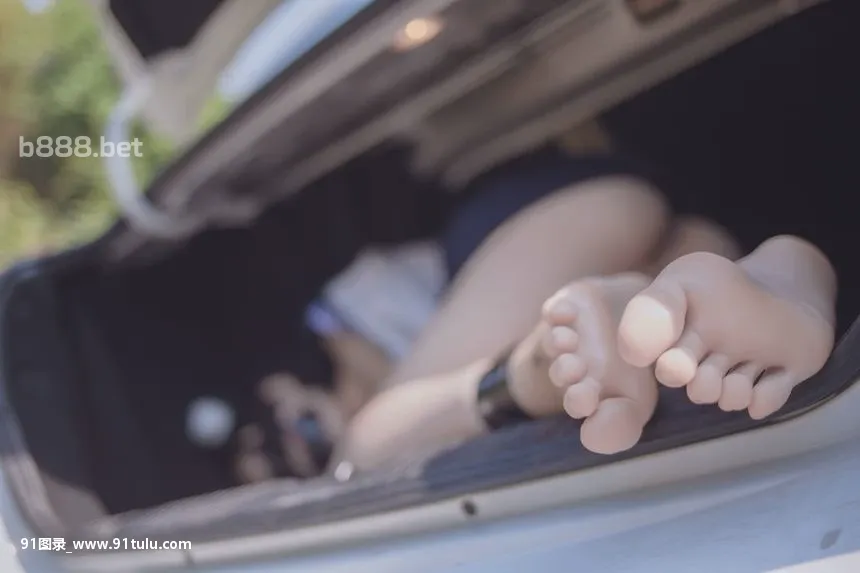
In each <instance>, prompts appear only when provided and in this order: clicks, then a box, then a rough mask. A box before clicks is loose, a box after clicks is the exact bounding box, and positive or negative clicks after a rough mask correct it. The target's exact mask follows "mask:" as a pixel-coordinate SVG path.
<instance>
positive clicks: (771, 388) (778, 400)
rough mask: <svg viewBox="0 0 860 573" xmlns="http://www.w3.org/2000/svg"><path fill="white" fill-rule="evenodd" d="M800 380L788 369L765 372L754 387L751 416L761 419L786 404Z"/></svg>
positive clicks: (750, 407)
mask: <svg viewBox="0 0 860 573" xmlns="http://www.w3.org/2000/svg"><path fill="white" fill-rule="evenodd" d="M799 382H800V381H799V380H797V376H795V375H794V374H793V373H792V372H789V371H786V370H777V371H774V372H765V374H764V376H762V377H761V380H759V381H758V383H756V385H755V388H753V395H752V402H751V403H750V406H749V412H750V417H751V418H752V419H753V420H761V419H762V418H766V417H767V416H770V415H771V414H773V413H775V412H776V411H777V410H779V409H780V408H782V407H783V406H785V403H786V402H788V397H789V396H790V395H791V391H792V390H793V389H794V387H795V386H796V385H797V384H798V383H799Z"/></svg>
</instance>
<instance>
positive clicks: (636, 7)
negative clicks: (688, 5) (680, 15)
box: [625, 0, 681, 23]
mask: <svg viewBox="0 0 860 573" xmlns="http://www.w3.org/2000/svg"><path fill="white" fill-rule="evenodd" d="M625 3H626V4H627V8H629V9H630V11H631V12H632V13H633V15H634V16H635V17H636V19H637V20H639V21H640V22H643V23H645V22H653V21H654V20H656V19H658V18H661V17H663V16H666V15H668V14H669V13H671V12H672V11H674V10H675V9H676V8H678V7H679V6H681V0H625Z"/></svg>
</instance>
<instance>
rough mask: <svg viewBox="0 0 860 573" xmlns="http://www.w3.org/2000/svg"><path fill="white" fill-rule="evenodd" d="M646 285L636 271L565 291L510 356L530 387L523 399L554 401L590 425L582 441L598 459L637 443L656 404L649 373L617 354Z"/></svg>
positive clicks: (581, 283)
mask: <svg viewBox="0 0 860 573" xmlns="http://www.w3.org/2000/svg"><path fill="white" fill-rule="evenodd" d="M648 282H649V279H648V278H647V276H645V275H642V274H634V273H630V274H624V275H618V276H614V277H608V278H596V279H587V280H583V281H578V282H576V283H573V284H571V285H569V286H567V287H565V288H563V289H561V290H560V291H559V292H557V293H556V294H555V295H553V296H552V297H550V299H549V300H547V302H546V304H545V305H544V308H543V318H542V320H541V323H540V324H539V325H538V327H537V329H536V330H535V331H534V332H533V335H532V336H531V337H530V340H529V339H527V341H526V342H525V343H524V344H523V345H521V347H520V349H518V350H519V351H518V352H517V351H515V353H514V356H513V357H512V359H513V361H514V372H520V375H516V374H515V376H514V379H515V380H517V379H519V380H525V381H527V382H526V384H527V385H528V386H526V387H523V388H522V389H521V394H529V393H531V394H532V395H535V396H540V397H541V398H540V399H541V401H542V402H543V403H544V404H549V401H551V400H554V402H553V404H554V408H552V409H554V410H556V411H558V409H559V408H558V405H559V402H560V403H561V406H562V408H563V409H564V411H565V412H566V413H567V414H568V415H569V416H571V417H572V418H575V419H581V420H584V421H583V424H582V429H581V432H580V439H581V441H582V444H583V446H585V447H586V448H587V449H588V450H590V451H593V452H595V453H600V454H614V453H618V452H622V451H625V450H628V449H630V448H632V447H633V446H634V445H636V443H637V442H638V441H639V439H640V437H641V435H642V430H643V428H644V427H645V424H646V423H647V422H648V420H649V419H650V418H651V415H652V414H653V412H654V408H655V406H656V403H657V381H656V379H655V378H654V375H653V373H652V371H651V369H649V368H638V367H635V366H631V365H629V364H627V363H626V362H624V361H623V360H622V358H621V356H620V355H619V353H618V350H617V348H616V332H617V329H618V324H619V321H620V319H621V315H622V313H623V310H624V308H625V306H626V304H627V303H628V302H629V301H630V300H631V298H632V297H633V296H634V295H636V294H637V293H638V292H640V291H641V290H642V289H643V288H644V287H645V286H647V284H648ZM523 349H524V350H525V351H523ZM524 370H526V371H528V373H527V375H523V371H524ZM550 408H551V406H549V405H547V406H545V407H544V408H543V409H544V410H548V409H550Z"/></svg>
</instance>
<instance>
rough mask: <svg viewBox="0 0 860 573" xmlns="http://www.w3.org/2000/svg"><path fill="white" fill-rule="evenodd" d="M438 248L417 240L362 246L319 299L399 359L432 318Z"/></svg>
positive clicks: (439, 283)
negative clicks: (379, 246) (369, 247)
mask: <svg viewBox="0 0 860 573" xmlns="http://www.w3.org/2000/svg"><path fill="white" fill-rule="evenodd" d="M445 281H446V272H445V264H444V259H443V256H442V252H441V249H440V248H439V246H438V245H436V244H435V243H416V244H411V245H406V246H403V247H399V248H397V249H391V250H386V251H383V250H367V251H365V252H363V253H362V254H361V255H359V257H358V258H357V259H356V260H355V262H353V264H352V265H351V266H350V267H348V268H347V269H346V270H345V271H344V272H343V273H341V274H340V275H338V276H337V277H335V279H334V280H332V281H331V282H330V283H329V284H328V285H327V286H326V288H325V290H324V292H323V296H322V300H323V303H324V305H325V306H326V307H328V308H329V309H331V310H332V311H333V312H334V313H335V315H336V316H338V317H339V318H340V319H341V320H343V321H344V322H345V323H346V324H348V325H349V326H350V327H351V328H352V329H354V330H355V331H357V332H358V333H360V334H362V335H364V336H366V337H367V338H368V339H370V340H372V341H373V342H374V343H376V344H377V345H379V346H380V347H381V348H382V349H383V350H385V351H386V352H387V353H388V354H389V355H390V356H391V357H392V358H394V359H399V358H402V357H403V356H404V355H405V354H406V353H407V352H409V349H410V348H411V347H412V344H413V343H414V342H415V339H416V338H417V337H418V335H419V333H420V332H421V330H422V329H423V328H424V326H425V325H426V324H427V322H428V321H429V320H430V318H431V317H432V316H433V313H434V312H435V310H436V303H437V300H438V297H439V295H440V293H441V292H442V289H443V288H444V286H445Z"/></svg>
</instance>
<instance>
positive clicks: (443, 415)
mask: <svg viewBox="0 0 860 573" xmlns="http://www.w3.org/2000/svg"><path fill="white" fill-rule="evenodd" d="M666 211H667V210H666V208H665V206H664V204H663V202H662V200H661V199H660V197H659V195H658V194H657V193H655V192H654V191H653V189H651V188H650V187H649V186H647V185H646V184H644V183H642V182H640V181H638V180H636V179H632V178H627V177H624V178H622V177H604V178H600V179H593V180H590V181H587V182H585V183H580V184H576V185H572V186H570V187H569V188H567V189H562V190H560V191H557V192H555V193H553V194H552V195H551V196H549V197H547V198H545V199H543V200H540V201H538V202H537V203H535V204H534V205H532V206H531V207H528V208H526V209H524V210H522V211H520V212H518V213H517V214H516V215H515V216H513V217H512V218H510V219H508V220H507V221H506V222H505V223H504V224H502V225H501V226H500V227H498V228H497V229H496V230H495V231H494V232H493V233H492V234H491V235H490V236H489V238H488V239H487V240H485V241H484V242H483V243H482V244H481V246H480V247H479V248H478V250H477V252H476V253H475V254H474V255H473V256H472V257H471V258H470V259H469V262H468V263H467V264H466V265H465V267H464V268H463V270H462V272H460V273H459V274H458V278H457V280H456V282H455V284H454V285H453V287H452V288H451V290H450V292H449V295H448V298H447V300H446V301H445V304H444V305H443V306H442V308H441V309H440V310H439V312H438V313H437V314H436V316H435V317H434V319H433V321H432V323H431V324H430V325H429V326H428V327H427V328H426V329H425V331H424V333H423V334H422V337H421V339H420V340H419V341H418V343H417V344H416V347H415V349H414V351H413V352H412V354H411V355H410V356H409V357H408V358H407V359H406V360H405V361H404V362H403V363H401V365H400V366H399V367H398V368H397V371H396V372H395V373H394V374H393V375H392V376H391V378H390V379H389V380H388V381H387V383H388V385H389V386H390V387H389V389H388V390H386V391H384V392H382V393H381V394H380V395H378V396H376V397H375V398H374V399H373V400H372V401H371V402H370V403H369V404H367V406H365V407H364V408H363V409H362V410H361V411H360V412H359V413H358V414H357V416H356V417H355V418H354V419H353V421H352V423H351V424H350V427H349V430H348V432H347V435H346V436H345V438H344V440H343V442H342V443H341V445H340V447H339V448H338V450H337V452H336V453H335V456H334V459H333V462H332V463H333V466H332V468H334V467H337V466H338V464H339V463H341V462H343V461H344V460H348V461H349V463H350V464H353V465H354V467H356V468H358V469H366V468H377V467H379V466H380V465H381V464H383V463H384V462H385V461H386V460H388V459H390V458H392V457H394V456H396V455H397V454H398V453H400V452H402V451H404V450H406V451H409V452H412V453H415V452H418V451H421V450H431V451H432V450H436V449H438V448H440V447H445V446H450V445H453V444H455V443H457V442H460V441H462V440H465V439H469V438H472V437H475V436H477V435H480V434H481V433H483V432H484V431H486V428H484V426H483V422H482V419H481V417H480V416H479V414H478V412H477V410H476V407H475V406H476V404H475V391H476V385H477V381H478V379H479V378H480V376H481V375H482V374H483V373H484V372H486V369H487V368H488V366H489V364H490V363H491V362H492V361H493V360H494V359H495V358H496V357H497V356H499V355H500V354H501V353H502V352H503V351H505V350H506V349H507V348H510V347H511V346H512V345H513V344H514V343H516V342H517V341H519V340H521V339H522V338H523V337H524V336H525V335H526V334H527V333H528V332H529V329H530V328H532V327H533V326H534V324H535V322H537V320H538V318H539V317H540V312H541V310H540V309H541V305H542V303H543V302H544V301H545V300H546V298H547V297H548V296H549V295H550V294H552V293H553V292H554V291H555V290H557V289H558V288H560V287H561V286H562V285H564V284H566V283H567V282H568V281H569V280H571V278H577V277H586V276H591V275H604V274H615V273H618V272H622V271H624V270H627V269H631V268H639V267H641V266H642V265H644V264H645V263H646V261H647V260H648V259H649V258H650V257H651V256H652V255H653V250H654V248H655V247H656V246H657V245H658V243H659V241H660V238H661V236H662V235H663V232H664V228H665V221H666ZM407 381H408V382H409V383H408V384H401V382H407ZM523 406H524V407H526V408H528V407H529V406H528V404H524V405H523ZM553 406H554V409H555V410H557V411H560V399H559V396H558V395H557V394H556V396H555V399H554V401H553ZM536 413H538V412H536Z"/></svg>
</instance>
